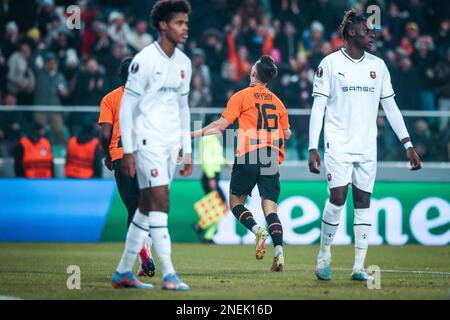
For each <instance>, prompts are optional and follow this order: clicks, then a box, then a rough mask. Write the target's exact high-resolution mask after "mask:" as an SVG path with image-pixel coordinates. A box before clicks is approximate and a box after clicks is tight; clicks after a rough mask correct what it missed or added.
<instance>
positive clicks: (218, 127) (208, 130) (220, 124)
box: [191, 117, 230, 138]
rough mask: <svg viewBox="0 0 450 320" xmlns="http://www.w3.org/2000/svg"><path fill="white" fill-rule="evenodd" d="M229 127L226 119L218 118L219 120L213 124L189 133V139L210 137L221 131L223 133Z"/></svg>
mask: <svg viewBox="0 0 450 320" xmlns="http://www.w3.org/2000/svg"><path fill="white" fill-rule="evenodd" d="M229 125H230V122H228V120H227V119H225V118H224V117H220V119H218V120H216V121H214V122H211V123H210V124H209V125H207V126H206V127H204V128H201V129H198V130H195V131H193V132H191V137H192V138H197V137H201V136H210V135H214V134H220V133H222V132H223V131H225V129H226V128H228V126H229Z"/></svg>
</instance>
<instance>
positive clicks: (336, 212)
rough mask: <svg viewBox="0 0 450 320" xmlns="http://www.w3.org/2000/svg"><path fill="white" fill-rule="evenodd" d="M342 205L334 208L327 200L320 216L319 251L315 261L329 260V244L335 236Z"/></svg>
mask: <svg viewBox="0 0 450 320" xmlns="http://www.w3.org/2000/svg"><path fill="white" fill-rule="evenodd" d="M343 209H344V205H342V206H336V205H334V204H332V203H331V202H330V200H327V202H326V203H325V208H324V209H323V216H322V234H321V237H320V251H319V255H318V257H317V260H318V261H319V260H330V259H331V243H332V242H333V240H334V236H335V235H336V231H337V228H338V227H339V220H340V218H341V213H342V210H343Z"/></svg>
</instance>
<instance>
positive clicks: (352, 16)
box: [340, 8, 367, 40]
mask: <svg viewBox="0 0 450 320" xmlns="http://www.w3.org/2000/svg"><path fill="white" fill-rule="evenodd" d="M361 22H367V17H366V16H363V15H358V14H357V13H356V10H355V9H354V8H353V9H351V10H349V11H346V12H345V14H344V18H342V22H341V25H340V28H341V30H342V36H343V37H344V39H345V40H348V38H349V37H350V36H349V34H348V32H349V30H350V27H351V26H352V25H355V24H358V23H361Z"/></svg>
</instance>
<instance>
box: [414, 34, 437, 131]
mask: <svg viewBox="0 0 450 320" xmlns="http://www.w3.org/2000/svg"><path fill="white" fill-rule="evenodd" d="M415 49H416V50H415V51H414V53H413V55H412V61H413V63H414V66H415V68H416V69H417V75H418V80H419V81H420V83H419V86H420V108H421V109H422V110H426V111H434V110H436V107H435V97H434V92H433V87H434V77H435V74H434V70H433V66H434V65H435V64H436V62H437V55H436V52H435V51H434V45H433V39H432V38H431V37H430V36H421V37H419V38H418V39H417V41H416V43H415ZM427 122H428V124H429V125H431V126H432V125H433V124H434V123H435V122H436V119H435V118H428V119H427Z"/></svg>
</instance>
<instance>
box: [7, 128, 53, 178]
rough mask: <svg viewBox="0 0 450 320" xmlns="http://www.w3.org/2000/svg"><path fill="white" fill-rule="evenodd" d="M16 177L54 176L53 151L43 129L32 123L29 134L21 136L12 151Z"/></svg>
mask: <svg viewBox="0 0 450 320" xmlns="http://www.w3.org/2000/svg"><path fill="white" fill-rule="evenodd" d="M14 171H15V173H16V177H25V178H30V179H43V178H52V177H54V166H53V153H52V148H51V145H50V141H49V140H48V139H47V138H46V137H45V129H44V128H43V127H42V126H40V125H38V124H34V125H33V126H32V128H31V130H30V134H29V135H28V136H26V137H22V138H21V139H20V140H19V143H18V145H17V147H16V149H15V151H14Z"/></svg>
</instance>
